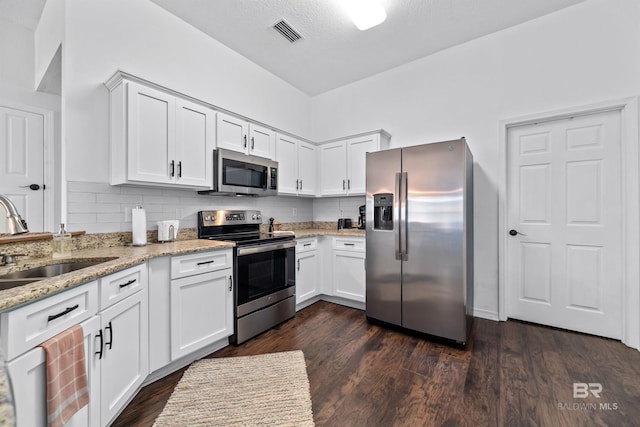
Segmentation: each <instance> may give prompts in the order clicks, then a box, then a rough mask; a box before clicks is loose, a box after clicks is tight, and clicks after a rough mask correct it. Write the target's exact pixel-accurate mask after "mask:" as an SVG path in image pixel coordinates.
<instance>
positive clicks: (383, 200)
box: [373, 193, 393, 230]
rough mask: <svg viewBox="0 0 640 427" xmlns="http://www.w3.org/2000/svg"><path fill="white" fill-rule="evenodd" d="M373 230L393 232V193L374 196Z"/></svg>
mask: <svg viewBox="0 0 640 427" xmlns="http://www.w3.org/2000/svg"><path fill="white" fill-rule="evenodd" d="M373 229H374V230H393V193H379V194H374V195H373Z"/></svg>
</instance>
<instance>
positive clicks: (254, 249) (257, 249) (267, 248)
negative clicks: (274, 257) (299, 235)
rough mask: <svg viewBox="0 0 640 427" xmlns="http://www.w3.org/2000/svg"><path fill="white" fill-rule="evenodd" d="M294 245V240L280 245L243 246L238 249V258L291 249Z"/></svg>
mask: <svg viewBox="0 0 640 427" xmlns="http://www.w3.org/2000/svg"><path fill="white" fill-rule="evenodd" d="M295 245H296V241H295V240H288V241H286V242H280V243H268V244H266V245H255V246H244V247H239V248H238V252H237V254H238V256H243V255H251V254H259V253H262V252H271V251H276V250H278V249H287V248H293V247H294V246H295Z"/></svg>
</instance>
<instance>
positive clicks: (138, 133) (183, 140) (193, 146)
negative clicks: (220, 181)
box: [110, 79, 215, 189]
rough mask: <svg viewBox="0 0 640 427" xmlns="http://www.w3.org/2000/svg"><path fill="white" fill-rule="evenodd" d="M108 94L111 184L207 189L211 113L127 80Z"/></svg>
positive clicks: (212, 138)
mask: <svg viewBox="0 0 640 427" xmlns="http://www.w3.org/2000/svg"><path fill="white" fill-rule="evenodd" d="M110 90H111V184H112V185H118V184H136V185H160V186H171V187H176V186H179V187H185V188H194V189H207V188H210V187H211V183H212V179H213V178H212V173H213V160H212V159H213V154H212V152H213V145H214V127H215V111H214V110H213V109H210V108H208V107H205V106H203V105H200V104H196V103H194V102H190V101H188V100H186V99H182V98H179V97H176V96H174V95H172V94H169V93H166V92H164V91H161V90H158V89H155V88H152V87H149V86H146V85H143V84H140V83H137V82H133V81H127V80H122V79H121V80H119V81H116V83H115V84H114V85H113V86H111V87H110Z"/></svg>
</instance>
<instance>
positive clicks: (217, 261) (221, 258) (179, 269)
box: [171, 250, 233, 279]
mask: <svg viewBox="0 0 640 427" xmlns="http://www.w3.org/2000/svg"><path fill="white" fill-rule="evenodd" d="M232 266H233V253H232V251H231V250H224V251H209V252H198V253H194V254H188V255H179V256H174V257H172V258H171V278H172V279H178V278H180V277H187V276H192V275H194V274H201V273H208V272H210V271H216V270H220V269H222V268H229V267H232Z"/></svg>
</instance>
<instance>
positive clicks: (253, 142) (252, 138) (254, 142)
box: [251, 137, 256, 151]
mask: <svg viewBox="0 0 640 427" xmlns="http://www.w3.org/2000/svg"><path fill="white" fill-rule="evenodd" d="M255 146H256V141H255V138H254V137H251V151H253V148H254V147H255Z"/></svg>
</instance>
